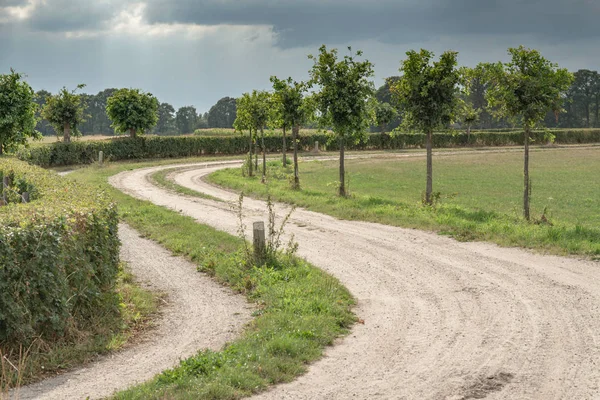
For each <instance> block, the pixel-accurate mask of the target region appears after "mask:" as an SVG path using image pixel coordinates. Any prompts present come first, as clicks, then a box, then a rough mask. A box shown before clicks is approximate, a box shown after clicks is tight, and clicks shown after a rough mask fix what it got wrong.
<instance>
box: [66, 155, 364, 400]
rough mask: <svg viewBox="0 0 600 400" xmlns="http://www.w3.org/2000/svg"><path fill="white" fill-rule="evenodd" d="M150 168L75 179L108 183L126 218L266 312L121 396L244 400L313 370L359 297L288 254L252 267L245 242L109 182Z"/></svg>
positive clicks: (99, 171) (88, 172) (92, 172)
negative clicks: (223, 342) (226, 340)
mask: <svg viewBox="0 0 600 400" xmlns="http://www.w3.org/2000/svg"><path fill="white" fill-rule="evenodd" d="M186 161H189V160H186ZM171 162H173V161H172V160H171ZM150 165H155V164H153V163H137V164H131V163H127V164H111V165H108V166H106V167H102V168H99V167H90V168H87V169H82V170H78V171H76V172H74V173H73V174H72V175H71V177H72V178H74V179H81V180H84V181H86V182H88V183H93V184H98V185H102V186H103V187H104V188H106V189H107V190H108V191H110V192H111V194H112V195H113V196H114V198H115V200H116V201H117V202H118V204H119V210H120V213H121V216H122V218H123V220H124V221H126V222H127V223H128V224H130V225H131V226H132V227H133V228H135V229H136V230H138V231H139V232H140V233H142V234H143V235H144V236H146V237H148V238H151V239H153V240H155V241H157V242H159V243H161V244H162V245H163V246H164V247H165V248H167V249H169V250H170V251H171V252H173V253H175V254H179V255H183V256H185V257H187V258H188V259H190V260H191V261H193V262H195V263H197V264H198V269H199V270H200V271H203V272H206V273H208V274H210V275H212V276H214V278H215V279H217V280H218V281H220V282H222V283H224V284H227V285H229V286H230V287H231V288H232V289H233V290H235V291H238V292H240V293H243V294H245V295H246V296H247V297H248V299H249V300H250V301H252V302H254V303H256V304H257V305H259V306H260V308H259V309H258V311H257V312H256V313H255V316H256V318H255V319H254V320H253V321H252V322H251V323H250V324H249V325H248V326H247V327H246V329H245V331H244V333H243V335H242V336H241V337H240V338H238V339H237V340H235V341H234V342H232V343H230V344H228V345H227V346H225V348H224V349H223V350H222V351H219V352H213V351H200V352H199V353H198V354H197V355H196V356H194V357H191V358H189V359H187V360H183V361H182V362H181V364H180V365H179V366H178V367H176V368H173V369H172V370H168V371H165V372H163V373H162V374H160V375H158V376H157V377H155V378H154V379H153V380H151V381H149V382H147V383H145V384H142V385H139V386H135V387H132V388H130V389H128V390H126V391H123V392H121V393H118V394H117V395H116V396H115V398H117V399H163V398H169V399H237V398H240V397H244V396H247V395H250V394H253V393H256V392H259V391H261V390H264V389H265V388H266V387H268V386H269V385H272V384H275V383H279V382H287V381H290V380H292V379H293V378H294V377H296V376H298V375H299V374H301V373H303V372H304V371H305V370H306V366H307V363H309V362H311V361H314V360H316V359H318V358H319V357H321V355H322V352H323V349H324V347H325V346H327V345H330V344H332V343H333V341H334V339H335V338H337V337H339V336H340V335H342V334H344V333H346V332H347V330H348V328H349V327H350V326H351V324H352V323H353V322H354V321H355V316H354V315H353V314H352V312H351V306H352V305H353V304H354V300H353V299H352V297H351V295H350V294H349V292H348V291H347V290H346V289H345V288H344V287H343V286H342V285H341V284H340V283H339V282H338V281H337V279H335V278H333V277H331V276H330V275H328V274H326V273H324V272H323V271H321V270H319V269H318V268H315V267H313V266H311V265H310V264H308V263H306V262H305V261H303V260H299V259H297V258H294V257H287V256H284V255H281V256H280V257H278V258H277V263H275V264H271V265H270V266H269V267H256V266H253V265H249V264H248V263H247V262H246V257H245V256H244V253H243V250H242V249H243V248H244V246H243V242H242V241H241V239H240V238H237V237H234V236H231V235H229V234H226V233H223V232H220V231H217V230H215V229H213V228H210V227H208V226H205V225H201V224H198V223H196V222H195V221H194V220H193V219H192V218H189V217H185V216H182V215H180V214H178V213H176V212H174V211H171V210H168V209H165V208H162V207H159V206H155V205H153V204H152V203H150V202H147V201H140V200H137V199H134V198H133V197H131V196H128V195H125V194H123V193H121V192H119V191H117V190H115V189H113V188H111V187H110V186H109V185H108V184H107V179H108V177H109V176H111V175H114V174H116V173H118V172H120V171H124V170H127V169H132V168H141V167H145V166H150Z"/></svg>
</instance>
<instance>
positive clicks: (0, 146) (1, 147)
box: [0, 144, 4, 156]
mask: <svg viewBox="0 0 600 400" xmlns="http://www.w3.org/2000/svg"><path fill="white" fill-rule="evenodd" d="M2 154H4V145H3V144H0V156H1V155H2Z"/></svg>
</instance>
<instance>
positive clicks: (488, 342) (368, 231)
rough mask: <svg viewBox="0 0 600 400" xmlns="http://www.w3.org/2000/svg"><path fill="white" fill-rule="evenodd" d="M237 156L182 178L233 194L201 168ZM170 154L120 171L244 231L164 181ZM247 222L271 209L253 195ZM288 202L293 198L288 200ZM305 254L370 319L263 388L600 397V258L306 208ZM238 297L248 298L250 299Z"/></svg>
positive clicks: (141, 193)
mask: <svg viewBox="0 0 600 400" xmlns="http://www.w3.org/2000/svg"><path fill="white" fill-rule="evenodd" d="M227 166H232V164H231V163H224V164H222V165H218V164H215V163H212V164H197V165H187V166H182V167H185V168H184V169H183V170H182V171H181V172H179V173H175V174H174V175H173V179H174V180H175V181H176V182H177V183H179V184H181V185H183V186H186V187H189V188H191V189H194V190H198V191H202V192H204V193H207V194H210V195H212V196H215V197H218V198H221V199H223V200H227V201H233V200H235V199H237V195H236V194H235V193H232V192H229V191H226V190H222V189H219V188H216V187H213V186H211V185H209V184H207V183H205V182H204V181H203V180H202V177H203V176H205V175H206V174H208V173H210V172H212V171H214V170H216V169H218V168H225V167H227ZM170 167H172V166H162V167H154V168H147V169H140V170H134V171H127V172H124V173H121V174H119V175H116V176H114V177H113V178H111V183H112V184H113V185H114V186H116V187H118V188H119V189H121V190H123V191H124V192H126V193H129V194H131V195H133V196H135V197H137V198H140V199H145V200H150V201H152V202H153V203H155V204H158V205H161V206H165V207H168V208H171V209H173V210H177V211H179V212H181V213H182V214H185V215H189V216H192V217H194V218H195V219H196V220H197V221H198V222H201V223H204V224H208V225H211V226H213V227H215V228H217V229H220V230H224V231H226V232H230V233H233V234H235V232H236V229H237V227H236V218H235V215H234V213H232V211H231V210H230V207H229V205H228V204H227V203H220V202H214V201H211V200H206V199H200V198H191V197H186V196H182V195H180V194H176V193H172V192H169V191H167V190H164V189H161V188H158V187H155V186H153V185H152V184H151V183H150V181H149V180H148V176H149V175H150V174H152V173H153V172H155V171H157V170H159V169H162V168H170ZM244 207H245V208H244V210H245V217H246V224H247V225H248V226H251V222H252V221H255V220H266V216H265V212H264V211H265V208H266V207H265V204H264V203H263V202H262V201H257V200H252V199H247V200H246V201H245V204H244ZM277 209H278V212H279V214H280V215H283V213H284V212H285V210H286V206H283V205H278V206H277ZM287 232H288V233H290V234H291V233H293V234H294V235H295V237H296V240H297V242H298V243H299V246H300V247H299V255H301V256H303V257H305V258H306V259H307V260H309V261H310V262H312V263H314V264H315V265H317V266H319V267H320V268H322V269H324V270H326V271H328V272H329V273H331V274H333V275H335V276H336V277H338V278H339V279H340V280H341V281H342V283H343V284H344V285H345V286H346V287H348V288H349V289H350V291H351V292H352V293H353V295H354V296H355V297H356V298H357V300H358V306H357V308H356V313H357V314H358V316H359V317H360V318H361V319H362V320H364V324H357V325H356V326H355V327H354V328H353V330H352V332H351V334H350V335H349V336H347V337H346V338H344V339H343V340H341V341H340V343H338V344H337V345H336V346H334V347H331V348H329V349H328V350H327V352H326V357H324V358H323V359H322V360H320V361H318V362H316V363H314V364H313V365H311V367H310V369H309V371H308V373H307V374H305V375H304V376H302V377H300V378H299V379H297V380H296V381H294V382H291V383H288V384H284V385H279V386H276V387H274V388H272V389H271V390H270V391H268V392H266V393H264V394H262V395H259V396H257V398H260V399H350V398H353V399H446V400H459V399H475V398H486V399H544V400H547V399H569V400H571V399H600V365H599V364H600V318H599V312H600V268H599V267H600V264H599V263H597V262H592V261H584V260H577V259H574V258H564V257H555V256H546V255H539V254H534V253H531V252H529V251H526V250H522V249H514V248H500V247H498V246H496V245H493V244H488V243H461V242H457V241H455V240H453V239H450V238H446V237H442V236H439V235H436V234H433V233H427V232H421V231H418V230H410V229H402V228H397V227H391V226H385V225H380V224H374V223H366V222H355V221H342V220H338V219H335V218H332V217H329V216H326V215H322V214H318V213H313V212H309V211H306V210H300V209H299V210H296V212H295V213H294V214H293V217H292V218H291V222H290V225H289V226H288V228H287ZM238 306H239V305H238Z"/></svg>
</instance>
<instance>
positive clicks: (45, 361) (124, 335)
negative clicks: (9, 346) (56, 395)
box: [0, 264, 161, 397]
mask: <svg viewBox="0 0 600 400" xmlns="http://www.w3.org/2000/svg"><path fill="white" fill-rule="evenodd" d="M116 290H117V293H118V296H119V312H118V313H108V314H106V315H97V316H96V318H95V320H94V321H92V322H91V323H90V325H91V328H90V329H89V332H88V334H87V335H86V336H81V335H79V336H77V337H74V338H70V339H69V340H62V341H61V340H58V341H49V342H46V341H44V338H38V339H37V340H36V341H34V343H33V344H32V345H31V347H29V348H28V349H23V353H24V354H25V357H23V358H21V360H19V359H18V356H17V355H12V356H10V355H8V356H9V357H8V358H9V359H12V361H11V362H12V363H13V364H14V365H15V366H16V365H18V364H19V363H22V371H21V375H20V376H18V374H17V373H16V371H14V368H12V367H11V366H10V365H9V364H8V363H5V365H4V368H3V370H4V373H3V376H2V378H1V379H0V394H1V393H2V391H3V390H6V388H5V387H3V386H5V385H6V383H7V381H11V383H10V385H11V386H12V385H15V383H16V381H17V379H18V380H19V382H20V384H30V383H33V382H36V381H38V380H40V379H43V378H44V377H46V376H49V375H54V374H56V373H59V372H61V371H64V370H68V369H71V368H73V367H77V366H79V365H82V364H85V363H87V362H90V361H92V360H93V359H94V358H95V357H96V356H97V355H98V354H104V353H107V352H109V351H114V350H119V349H120V348H122V347H123V346H124V345H125V344H126V343H127V342H128V341H129V340H130V339H132V338H133V337H135V335H136V334H137V333H139V332H140V331H143V330H145V329H147V328H148V327H149V326H150V325H151V322H152V317H153V316H154V315H155V314H156V312H157V310H158V303H159V299H160V297H161V294H160V293H155V292H151V291H148V290H145V289H142V288H141V287H139V286H138V285H137V284H136V283H135V281H134V279H133V276H132V275H131V273H130V272H129V270H128V267H127V265H126V264H122V266H121V270H120V271H119V275H118V277H117V283H116ZM0 354H1V352H0ZM17 386H18V385H17ZM0 397H1V396H0Z"/></svg>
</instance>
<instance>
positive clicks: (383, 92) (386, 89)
mask: <svg viewBox="0 0 600 400" xmlns="http://www.w3.org/2000/svg"><path fill="white" fill-rule="evenodd" d="M398 79H400V77H399V76H390V77H389V78H386V79H385V83H384V84H383V85H381V86H380V87H379V88H378V89H377V91H376V92H375V99H377V101H378V102H379V103H388V104H390V105H391V104H392V103H393V99H392V92H391V90H390V87H391V86H393V85H394V83H395V82H397V81H398ZM394 111H395V109H394ZM373 117H374V116H373V115H371V118H373ZM401 122H402V121H401V120H400V114H399V113H398V112H395V113H394V116H393V117H392V119H391V120H390V121H389V122H388V123H387V124H386V127H385V130H386V131H387V132H391V131H392V130H394V129H396V128H397V127H398V126H400V123H401ZM377 131H380V132H381V126H380V125H378V124H377V123H376V122H373V126H372V127H371V132H377Z"/></svg>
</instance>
